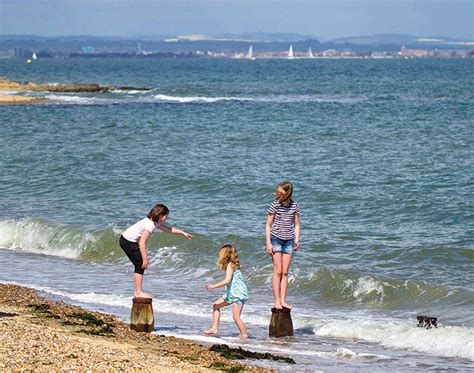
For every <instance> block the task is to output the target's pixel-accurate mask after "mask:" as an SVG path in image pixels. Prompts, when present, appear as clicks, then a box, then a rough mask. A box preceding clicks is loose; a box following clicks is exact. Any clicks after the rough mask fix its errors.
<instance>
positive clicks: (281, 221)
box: [268, 200, 301, 240]
mask: <svg viewBox="0 0 474 373" xmlns="http://www.w3.org/2000/svg"><path fill="white" fill-rule="evenodd" d="M300 211H301V208H300V204H299V203H298V202H295V201H293V200H292V201H291V203H290V206H289V207H285V206H282V205H281V204H280V202H278V201H277V200H275V201H273V202H272V203H271V204H270V206H269V207H268V213H269V214H270V215H274V217H273V222H272V225H271V226H270V233H271V235H272V236H274V237H276V238H279V239H280V240H292V239H294V238H295V215H299V214H300Z"/></svg>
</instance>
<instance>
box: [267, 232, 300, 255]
mask: <svg viewBox="0 0 474 373" xmlns="http://www.w3.org/2000/svg"><path fill="white" fill-rule="evenodd" d="M271 240H272V249H273V252H274V253H282V254H292V253H293V248H294V247H295V240H294V239H293V240H281V239H279V238H277V237H275V236H271Z"/></svg>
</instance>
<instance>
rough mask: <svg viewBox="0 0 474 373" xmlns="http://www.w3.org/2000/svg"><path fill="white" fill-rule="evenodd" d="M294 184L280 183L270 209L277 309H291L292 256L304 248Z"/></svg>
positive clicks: (267, 233) (269, 247)
mask: <svg viewBox="0 0 474 373" xmlns="http://www.w3.org/2000/svg"><path fill="white" fill-rule="evenodd" d="M292 194H293V185H292V184H291V183H290V182H289V181H282V182H281V183H280V184H278V187H277V190H276V192H275V193H274V196H275V201H273V202H272V203H271V204H270V206H269V207H268V216H267V224H266V225H265V238H266V246H267V249H266V250H267V254H268V255H270V256H271V257H272V259H273V276H272V287H273V297H274V302H275V304H274V306H275V308H277V309H282V308H288V309H291V306H290V305H289V304H288V303H286V293H287V290H288V268H289V267H290V263H291V255H292V253H293V250H294V251H298V250H299V248H300V243H299V242H300V211H301V208H300V205H299V203H298V202H295V201H293V200H292V199H291V196H292Z"/></svg>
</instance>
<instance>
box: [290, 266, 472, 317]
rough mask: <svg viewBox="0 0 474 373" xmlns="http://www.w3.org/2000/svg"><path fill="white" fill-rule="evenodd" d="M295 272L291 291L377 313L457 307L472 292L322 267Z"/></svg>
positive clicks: (420, 281) (296, 270)
mask: <svg viewBox="0 0 474 373" xmlns="http://www.w3.org/2000/svg"><path fill="white" fill-rule="evenodd" d="M305 270H306V269H301V268H297V269H295V270H294V271H293V273H292V274H291V275H290V276H289V283H290V286H291V288H292V289H293V290H295V291H303V292H307V293H311V294H313V298H314V300H315V301H318V302H321V301H322V302H324V303H328V304H346V305H354V304H355V305H364V306H368V307H371V308H376V309H395V310H396V309H419V310H428V311H429V310H432V309H433V307H434V306H435V305H436V307H441V306H443V305H444V306H447V305H450V304H458V303H459V301H460V300H466V299H472V296H473V294H472V291H470V290H469V289H466V288H460V287H449V286H446V285H443V284H436V283H429V282H426V281H422V280H416V279H389V278H381V277H378V276H375V275H371V274H365V273H360V272H358V271H356V270H347V269H337V268H327V267H321V268H318V269H316V270H313V271H310V272H309V273H307V272H305Z"/></svg>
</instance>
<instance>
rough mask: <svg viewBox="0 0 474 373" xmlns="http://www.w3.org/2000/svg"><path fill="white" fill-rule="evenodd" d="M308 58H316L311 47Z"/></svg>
mask: <svg viewBox="0 0 474 373" xmlns="http://www.w3.org/2000/svg"><path fill="white" fill-rule="evenodd" d="M308 58H314V55H313V50H312V49H311V47H309V48H308Z"/></svg>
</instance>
